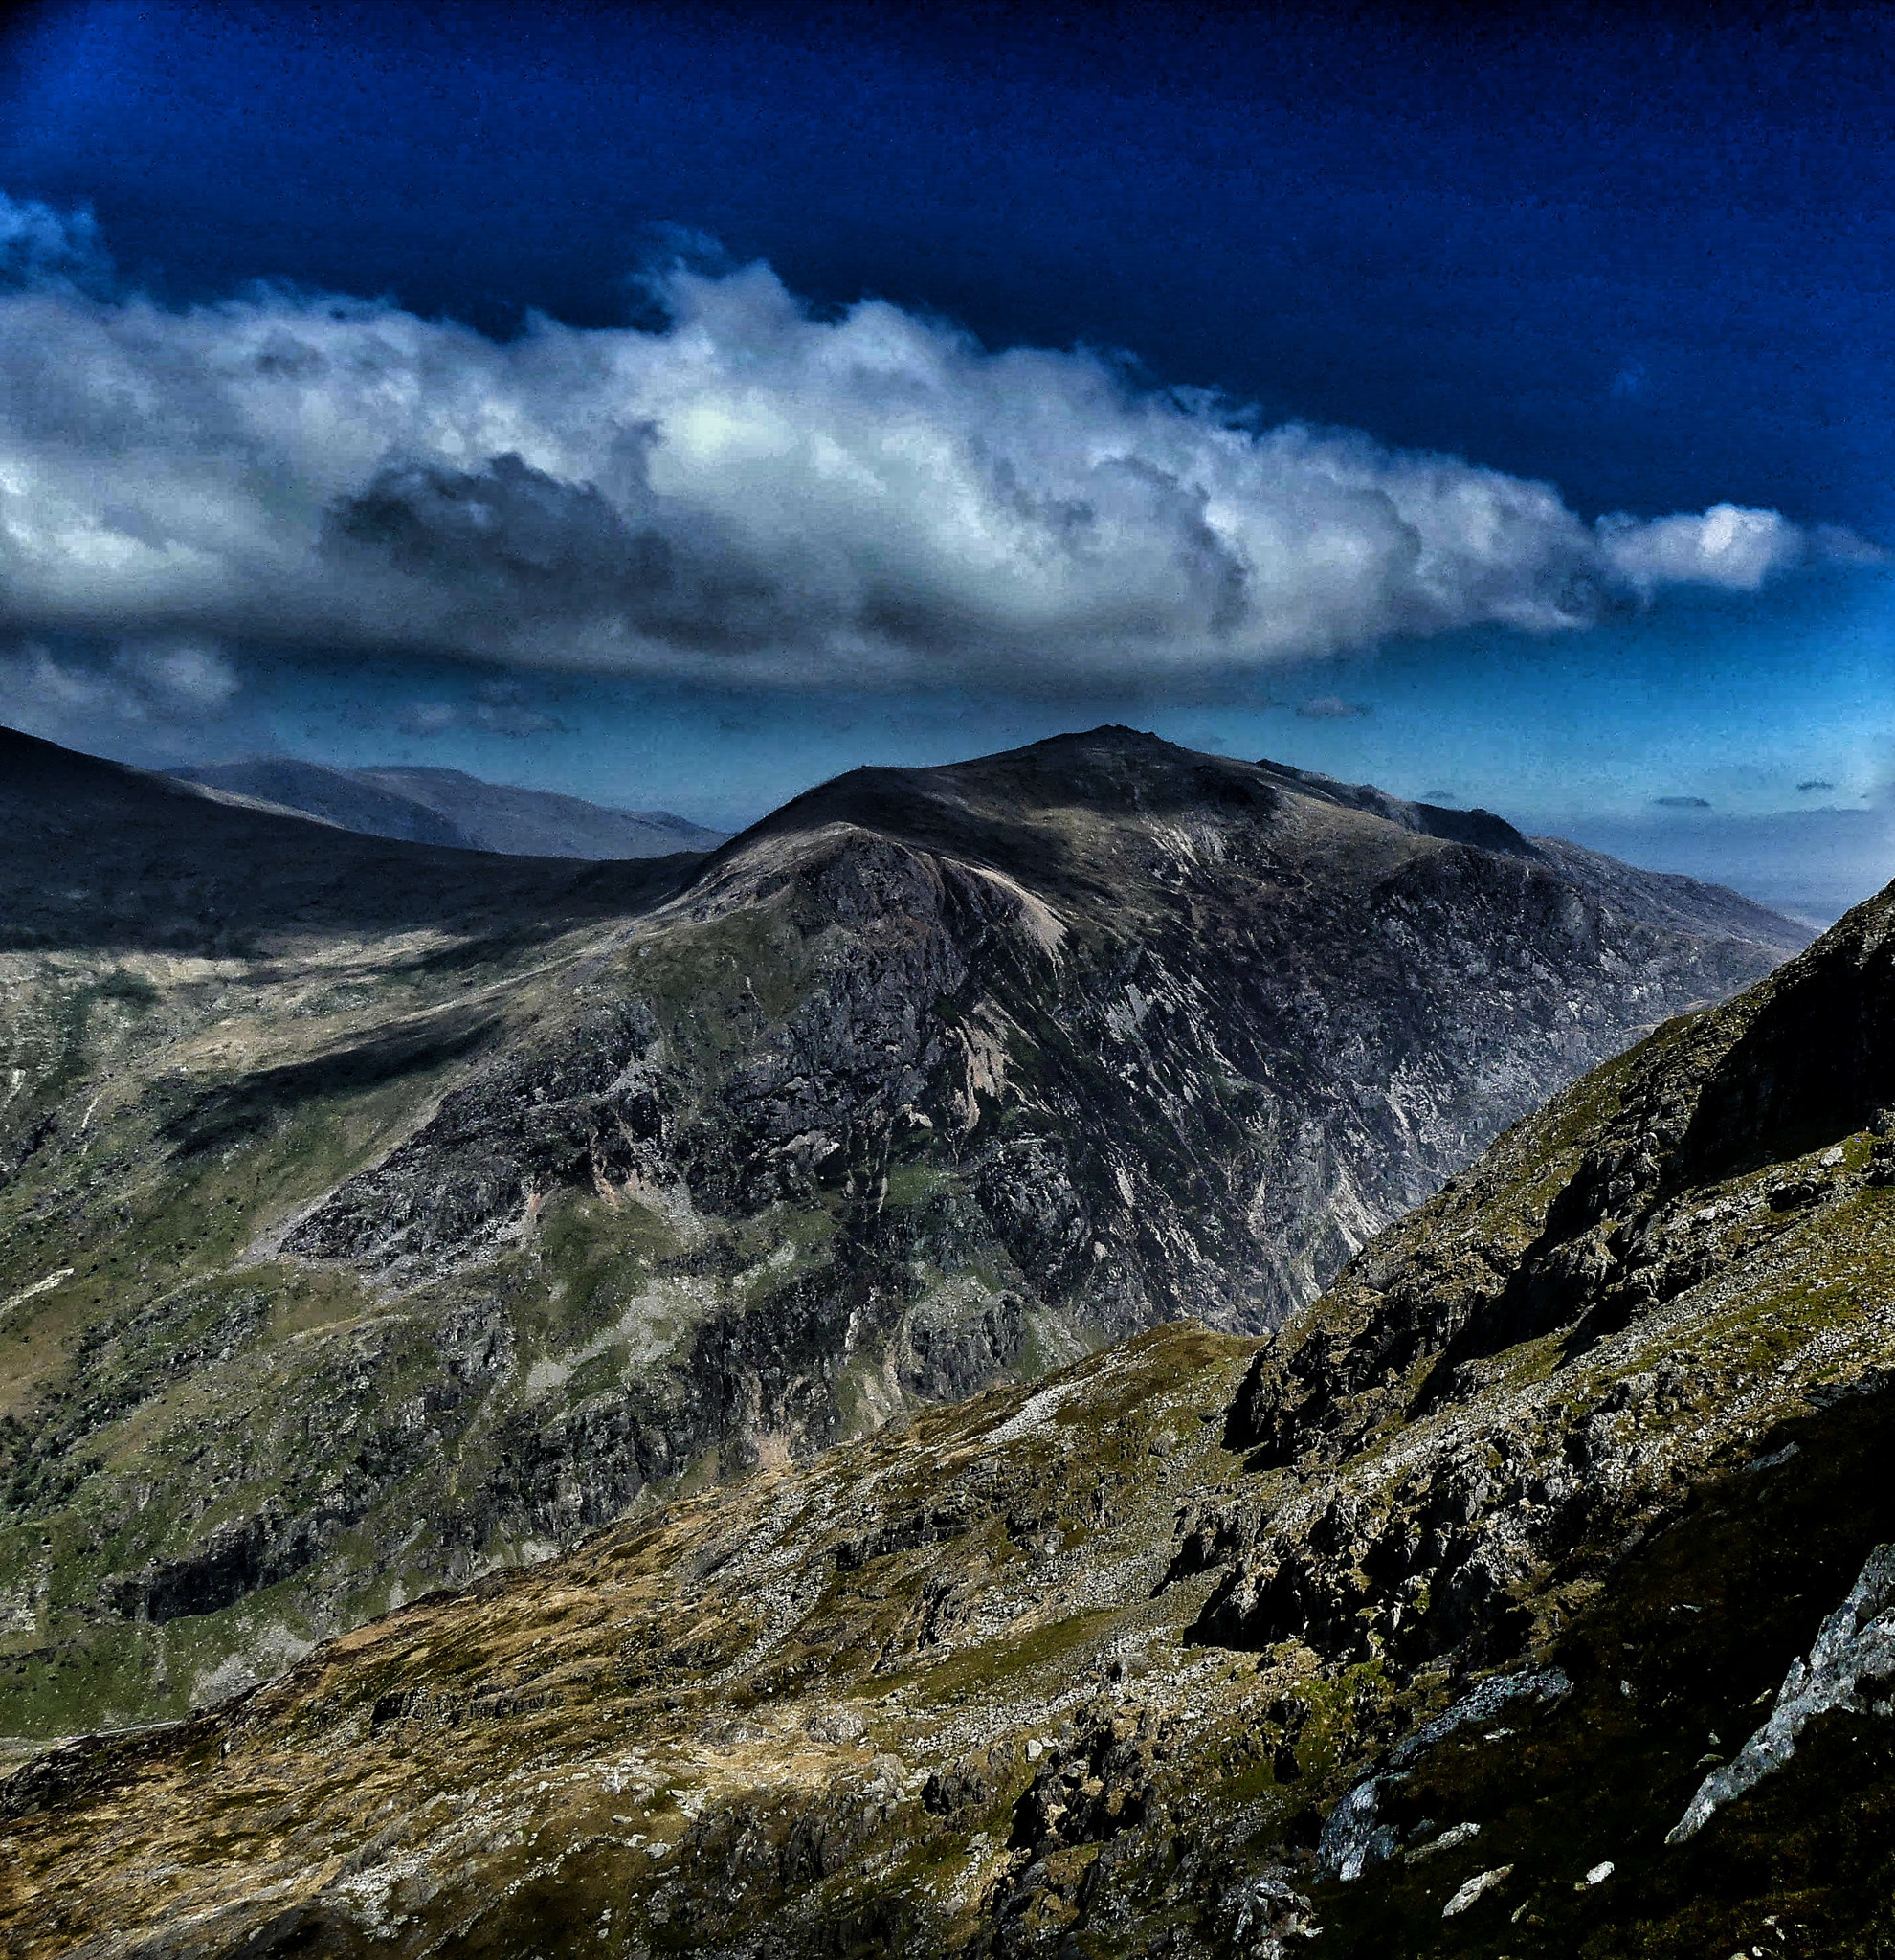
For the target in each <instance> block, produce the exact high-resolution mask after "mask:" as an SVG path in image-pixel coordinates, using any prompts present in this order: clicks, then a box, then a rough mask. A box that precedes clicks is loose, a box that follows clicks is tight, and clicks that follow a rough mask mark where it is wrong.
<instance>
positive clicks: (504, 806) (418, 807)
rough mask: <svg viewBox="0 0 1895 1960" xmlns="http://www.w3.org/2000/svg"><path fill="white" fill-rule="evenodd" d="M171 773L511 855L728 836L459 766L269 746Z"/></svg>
mask: <svg viewBox="0 0 1895 1960" xmlns="http://www.w3.org/2000/svg"><path fill="white" fill-rule="evenodd" d="M171 774H173V775H174V776H176V777H178V778H179V779H180V780H181V781H184V782H188V783H199V784H202V785H204V786H206V787H207V788H210V789H213V790H224V791H229V792H231V793H232V794H234V795H238V796H246V797H251V798H254V799H255V800H256V801H257V802H260V803H267V804H270V805H272V806H274V807H275V808H278V809H281V810H293V811H296V812H298V813H301V814H302V815H305V816H315V817H320V818H321V819H322V820H323V822H324V823H332V824H336V825H338V826H340V827H341V828H342V829H343V830H346V831H361V832H363V833H365V834H366V835H368V836H371V837H400V838H404V839H406V840H407V841H409V842H411V843H416V844H449V845H454V846H456V847H457V848H459V849H461V850H463V851H497V852H502V853H504V854H506V855H508V856H510V857H586V858H601V857H668V856H670V855H671V854H672V853H674V852H678V851H711V850H715V849H716V848H717V846H718V845H719V844H721V843H723V842H724V840H725V836H726V835H728V833H726V832H724V831H713V830H706V829H705V828H704V827H703V826H702V824H695V823H691V822H688V821H687V820H686V819H685V818H683V817H681V816H673V815H672V814H671V813H669V812H668V811H663V810H635V811H625V810H606V809H603V808H601V806H600V805H598V804H596V803H587V802H584V801H582V800H581V799H580V798H579V797H577V796H560V795H555V794H553V793H552V792H551V791H545V790H515V789H509V788H508V787H506V786H505V785H504V784H500V783H483V782H481V781H480V780H479V777H478V776H469V775H465V774H463V773H462V772H461V771H460V770H459V769H437V768H383V769H346V768H334V767H331V766H330V765H328V764H326V763H314V762H298V761H296V760H295V759H294V758H293V757H290V756H282V755H276V756H253V757H250V758H249V759H247V760H245V761H242V762H222V763H206V764H196V765H192V766H191V767H189V768H179V769H173V770H172V771H171Z"/></svg>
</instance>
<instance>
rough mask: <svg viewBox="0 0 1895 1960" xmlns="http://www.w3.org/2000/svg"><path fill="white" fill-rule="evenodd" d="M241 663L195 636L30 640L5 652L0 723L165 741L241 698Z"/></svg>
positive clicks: (75, 735) (85, 736) (0, 669)
mask: <svg viewBox="0 0 1895 1960" xmlns="http://www.w3.org/2000/svg"><path fill="white" fill-rule="evenodd" d="M238 687H239V681H238V678H237V674H236V671H235V669H234V667H233V666H232V665H231V662H230V660H229V659H228V658H227V657H225V656H224V654H223V653H222V652H220V651H219V650H218V649H217V648H215V647H212V646H206V645H203V644H201V643H198V642H195V641H191V640H170V641H158V642H154V643H148V644H144V645H132V646H123V647H120V648H118V649H117V650H116V651H115V652H112V653H110V654H108V655H105V656H102V657H100V656H95V655H88V654H85V653H78V654H57V653H55V652H54V650H53V649H52V648H50V647H48V646H46V645H44V644H43V643H39V642H34V641H29V642H27V643H26V644H24V645H21V646H17V647H15V648H14V649H13V650H12V651H11V652H0V723H5V724H7V725H8V726H10V727H15V728H24V729H26V730H27V731H28V733H30V734H35V735H44V736H46V737H47V738H49V739H50V740H53V741H78V742H81V743H83V742H85V741H87V740H89V739H92V738H94V737H95V736H97V735H98V733H99V732H100V730H101V729H109V730H112V731H115V732H117V733H119V734H121V735H123V734H125V733H132V734H134V735H138V736H143V737H145V738H147V739H148V738H157V739H159V740H161V741H162V740H164V739H165V738H167V737H176V736H179V735H182V734H185V733H186V732H188V731H189V730H191V729H194V728H196V727H199V726H201V725H202V724H205V723H207V722H214V721H216V720H217V719H218V718H219V717H220V716H221V715H222V714H223V713H224V711H225V709H226V708H228V707H229V706H230V704H231V702H232V701H233V699H234V697H235V695H236V693H237V691H238Z"/></svg>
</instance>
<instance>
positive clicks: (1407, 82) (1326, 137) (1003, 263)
mask: <svg viewBox="0 0 1895 1960" xmlns="http://www.w3.org/2000/svg"><path fill="white" fill-rule="evenodd" d="M1026 11H1027V10H1010V9H1003V8H991V7H990V8H978V7H975V8H956V9H954V10H952V18H951V21H950V20H949V19H948V18H947V14H948V10H940V11H939V12H940V16H941V17H940V18H939V19H938V20H930V18H929V17H928V16H927V15H919V16H915V15H910V16H907V17H905V18H904V16H903V12H902V11H901V10H900V9H895V8H862V9H816V8H809V9H799V8H796V7H794V6H791V5H785V6H782V7H778V8H771V9H768V10H760V9H743V8H736V7H733V8H728V9H720V8H716V7H710V6H699V7H650V8H628V9H625V10H623V11H617V10H599V9H574V10H560V9H558V8H547V7H535V8H528V9H513V8H480V7H468V6H455V5H452V4H448V5H441V6H434V7H426V8H418V7H415V8H403V7H399V6H388V5H380V6H374V7H369V8H362V9H352V8H349V7H346V6H334V5H331V6H325V7H324V8H323V9H320V10H311V9H306V8H281V7H273V6H271V5H269V4H267V0H265V4H262V5H258V6H255V7H249V8H244V9H234V8H229V9H227V8H203V9H192V8H188V7H187V8H178V7H167V6H162V5H158V6H126V5H111V4H107V5H100V6H90V7H70V8H69V7H49V8H46V9H43V10H42V11H40V12H39V13H38V14H37V16H36V17H34V16H30V18H34V19H36V26H35V28H34V29H33V30H32V31H28V32H23V33H19V34H18V35H17V37H16V38H15V39H14V41H13V43H12V46H11V49H10V51H9V57H8V59H7V62H6V70H5V85H4V94H0V132H4V133H0V183H3V184H4V185H5V186H6V187H7V189H9V190H11V192H12V193H13V194H14V195H15V196H24V195H31V196H38V197H42V198H46V199H48V200H50V201H59V202H67V201H74V200H80V199H82V200H86V201H88V202H90V203H91V204H92V206H93V207H94V208H95V210H96V211H97V212H98V214H99V217H100V221H101V224H102V226H103V229H104V231H105V233H106V234H107V236H108V237H109V238H110V240H111V243H112V247H113V250H114V252H115V254H116V256H117V257H118V258H119V260H120V262H121V264H122V265H123V267H125V268H126V269H127V270H128V271H130V272H131V273H133V274H134V275H135V276H137V277H138V278H141V279H145V280H149V281H152V282H155V283H156V284H158V285H159V286H160V287H161V288H162V289H164V290H166V291H168V292H171V293H174V294H177V295H180V296H187V295H188V296H193V297H196V296H202V295H206V294H213V293H219V292H223V291H227V290H229V289H230V288H231V287H233V286H234V285H236V284H238V283H239V282H241V281H244V280H246V279H251V278H281V279H288V280H294V281H300V282H304V283H308V284H313V285H318V286H323V287H327V288H332V289H334V290H337V291H341V292H348V293H367V294H389V295H392V296H393V297H395V298H396V299H398V300H399V301H401V302H402V303H403V304H404V305H406V306H409V307H412V308H414V309H416V310H418V311H421V312H423V313H429V314H433V313H448V314H452V315H454V316H455V317H457V318H459V319H463V320H469V321H472V322H473V323H476V324H477V325H479V326H481V327H483V328H486V329H487V330H489V331H499V332H505V331H508V330H511V329H513V328H515V327H517V326H518V324H519V323H520V322H521V320H522V318H523V316H524V312H525V311H526V309H528V308H529V307H539V308H544V309H546V310H547V311H549V312H551V313H554V314H556V315H557V316H559V317H560V318H562V319H565V320H569V321H572V322H575V323H608V322H617V321H620V320H623V319H624V318H626V317H627V310H628V294H627V291H626V274H627V272H628V270H629V269H630V266H631V264H632V263H633V261H634V260H635V258H636V257H637V256H639V254H640V253H641V252H644V251H648V250H649V249H650V245H651V242H652V238H653V234H654V233H656V232H658V230H659V228H663V227H686V228H691V229H695V230H697V231H700V232H702V233H703V234H707V235H708V236H710V237H714V238H715V239H717V240H719V241H721V243H722V244H723V245H724V247H725V249H727V250H728V251H729V252H730V253H731V254H732V255H733V256H736V257H738V258H740V259H747V258H751V257H765V258H768V259H769V261H770V262H771V263H772V264H773V265H774V266H775V267H776V269H777V270H778V272H779V273H780V274H781V275H782V276H783V278H785V280H786V282H787V283H788V284H789V285H790V286H791V288H792V289H793V290H795V291H797V292H799V293H802V294H804V295H806V296H808V297H810V298H812V299H814V300H816V301H828V302H846V301H851V300H855V299H858V298H860V297H861V296H863V295H864V294H877V295H881V296H882V297H885V298H888V299H891V300H894V301H899V302H901V303H902V304H903V305H907V306H914V307H920V308H924V309H931V310H934V311H937V312H941V313H945V314H947V315H948V316H950V317H951V318H953V319H955V320H957V321H959V322H961V323H964V324H966V325H968V326H970V327H971V328H972V329H973V330H974V331H975V332H976V333H977V334H979V335H981V336H982V337H983V338H984V339H986V340H988V341H989V342H990V343H1000V344H1006V343H1016V342H1026V343H1032V344H1036V345H1055V346H1065V345H1072V344H1073V343H1074V342H1076V341H1077V342H1085V343H1089V344H1092V345H1104V346H1108V347H1113V348H1122V349H1126V350H1129V351H1130V352H1131V353H1133V354H1134V355H1135V356H1137V357H1138V358H1139V359H1141V360H1142V361H1143V362H1144V363H1145V364H1146V365H1147V366H1148V368H1149V369H1150V370H1151V371H1152V372H1153V373H1154V374H1155V375H1157V376H1158V377H1160V378H1163V379H1165V380H1169V381H1177V382H1189V383H1193V384H1199V385H1207V386H1215V387H1221V388H1224V389H1228V390H1232V391H1233V392H1235V393H1237V394H1239V395H1242V396H1244V397H1246V398H1248V399H1251V400H1254V401H1256V402H1258V403H1260V404H1261V405H1262V407H1263V408H1264V410H1265V411H1266V412H1268V413H1270V414H1272V415H1274V416H1281V417H1289V416H1301V417H1309V418H1313V419H1316V420H1319V421H1328V422H1337V423H1343V424H1346V425H1348V426H1349V427H1353V428H1361V429H1366V430H1369V431H1371V433H1372V434H1376V435H1378V436H1380V437H1381V438H1382V439H1383V440H1385V441H1388V442H1391V443H1394V444H1398V445H1403V446H1415V447H1423V448H1438V449H1446V450H1450V451H1453V452H1455V453H1457V454H1460V455H1468V456H1471V457H1475V458H1477V459H1478V460H1481V461H1483V462H1488V463H1492V464H1495V465H1497V466H1499V467H1501V468H1504V469H1506V470H1510V471H1514V472H1518V473H1521V474H1525V475H1528V476H1536V477H1547V478H1549V479H1552V480H1554V481H1556V482H1558V483H1559V484H1560V486H1561V487H1562V489H1564V490H1565V492H1566V494H1567V496H1568V497H1569V499H1570V500H1571V501H1573V502H1575V503H1576V504H1578V505H1579V506H1581V507H1583V508H1589V509H1612V508H1618V507H1624V508H1628V509H1635V510H1647V511H1660V510H1672V509H1685V508H1700V507H1703V506H1704V505H1705V504H1706V503H1709V502H1712V501H1718V500H1721V499H1728V500H1729V501H1735V502H1739V503H1758V504H1768V505H1771V506H1773V507H1775V508H1779V509H1782V510H1783V511H1785V512H1786V513H1787V514H1788V515H1790V516H1792V517H1795V518H1799V519H1803V520H1805V521H1811V522H1823V521H1828V522H1834V523H1850V524H1855V525H1858V526H1871V527H1873V526H1876V525H1879V524H1883V523H1885V522H1886V521H1887V518H1888V516H1889V511H1888V497H1889V491H1888V487H1887V485H1888V471H1887V469H1886V467H1885V462H1884V455H1885V441H1886V432H1887V431H1888V429H1889V427H1890V425H1891V410H1895V358H1892V357H1895V346H1891V308H1890V303H1889V300H1888V297H1887V291H1888V283H1889V282H1888V277H1887V268H1888V266H1889V265H1890V264H1891V263H1895V116H1891V115H1890V112H1889V109H1890V101H1891V86H1890V85H1891V82H1895V59H1891V56H1895V33H1891V28H1890V24H1889V20H1888V16H1887V14H1886V12H1885V11H1884V10H1881V9H1876V8H1866V7H1864V8H1860V9H1854V10H1844V9H1825V10H1799V9H1794V8H1773V9H1771V10H1768V13H1769V15H1770V16H1773V17H1772V18H1771V19H1769V21H1768V23H1767V24H1765V25H1750V26H1746V25H1744V24H1743V10H1742V9H1739V8H1731V9H1728V10H1724V11H1721V12H1720V13H1719V19H1720V22H1721V24H1720V25H1717V26H1715V27H1713V28H1706V27H1705V26H1703V25H1696V24H1692V21H1691V17H1690V16H1688V15H1687V16H1685V17H1684V19H1683V21H1682V22H1679V23H1674V24H1667V23H1666V21H1665V20H1664V19H1663V18H1662V16H1661V17H1659V18H1658V19H1656V20H1653V19H1641V18H1639V17H1637V16H1635V15H1634V13H1633V12H1632V11H1631V10H1629V9H1628V10H1617V9H1615V10H1612V11H1593V10H1586V9H1573V8H1569V9H1559V8H1550V9H1546V10H1534V13H1535V15H1536V18H1535V19H1534V20H1533V22H1532V23H1531V24H1530V25H1527V24H1522V23H1516V24H1515V25H1513V26H1511V27H1508V26H1503V25H1497V24H1495V23H1493V22H1491V21H1488V22H1487V23H1486V24H1485V25H1481V26H1476V25H1471V24H1470V23H1468V22H1466V21H1461V20H1458V19H1456V17H1455V10H1452V9H1447V10H1441V11H1440V12H1439V13H1438V14H1433V15H1432V16H1431V14H1430V13H1429V12H1427V11H1402V10H1395V9H1376V8H1360V9H1338V10H1334V11H1324V10H1312V11H1309V12H1308V13H1306V14H1304V15H1302V16H1297V15H1295V14H1294V13H1293V12H1291V13H1289V14H1288V15H1286V17H1285V18H1284V19H1283V20H1281V21H1277V20H1268V19H1262V18H1258V17H1251V18H1243V17H1241V16H1240V14H1239V13H1238V11H1236V10H1233V11H1231V12H1230V13H1228V14H1220V13H1218V12H1215V11H1203V12H1200V11H1195V10H1192V9H1188V8H1156V7H1154V8H1138V7H1125V8H1116V9H1114V8H1087V9H1082V10H1070V11H1063V12H1062V11H1059V10H1057V9H1056V10H1051V11H1046V12H1044V13H1034V14H1033V15H1032V18H1031V24H1030V25H1029V24H1027V23H1023V22H1022V20H1021V19H1020V18H1019V15H1020V13H1022V12H1026ZM1712 11H1713V10H1706V11H1703V12H1701V13H1699V14H1698V16H1697V20H1698V21H1699V22H1702V21H1703V20H1704V19H1706V17H1708V15H1709V14H1710V13H1711V12H1712ZM1523 12H1524V11H1523ZM1852 16H1853V17H1852Z"/></svg>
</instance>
